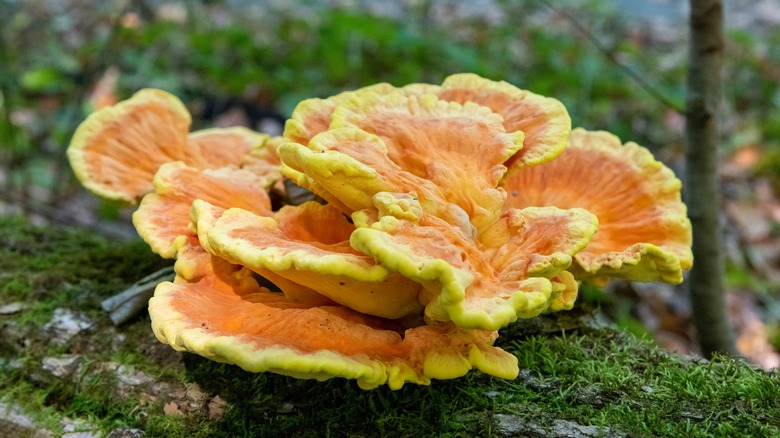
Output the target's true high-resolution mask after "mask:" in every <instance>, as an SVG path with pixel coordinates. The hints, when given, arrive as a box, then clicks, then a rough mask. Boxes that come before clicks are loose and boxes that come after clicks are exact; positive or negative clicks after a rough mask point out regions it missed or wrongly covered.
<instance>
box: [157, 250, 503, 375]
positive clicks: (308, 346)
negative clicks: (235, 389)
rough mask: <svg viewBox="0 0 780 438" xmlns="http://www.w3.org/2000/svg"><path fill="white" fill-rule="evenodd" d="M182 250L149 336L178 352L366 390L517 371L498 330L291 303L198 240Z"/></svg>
mask: <svg viewBox="0 0 780 438" xmlns="http://www.w3.org/2000/svg"><path fill="white" fill-rule="evenodd" d="M179 249H180V252H179V257H178V259H177V262H176V268H175V269H176V272H177V278H176V280H175V281H174V282H173V283H169V282H164V283H161V284H160V285H159V286H158V287H157V290H156V291H155V296H154V297H153V298H152V299H151V300H150V302H149V313H150V315H151V317H152V328H153V330H154V332H155V334H156V336H157V337H158V339H159V340H160V341H162V342H165V343H168V344H170V345H171V346H172V347H173V348H175V349H177V350H187V351H191V352H193V353H196V354H199V355H202V356H204V357H207V358H210V359H213V360H217V361H220V362H228V363H233V364H236V365H239V366H240V367H242V368H244V369H245V370H248V371H252V372H260V371H271V372H275V373H279V374H285V375H291V376H295V377H299V378H313V379H318V380H324V379H328V378H332V377H345V378H351V379H357V381H358V384H359V385H360V387H361V388H364V389H371V388H374V387H377V386H379V385H382V384H387V385H388V386H390V388H392V389H399V388H401V387H402V386H403V385H404V384H405V383H407V382H412V383H418V384H429V383H430V379H432V378H437V379H450V378H456V377H460V376H462V375H464V374H465V373H467V372H468V371H469V370H470V369H471V368H478V369H480V370H482V371H483V372H485V373H488V374H492V375H495V376H498V377H502V378H514V377H515V376H516V375H517V373H518V368H517V359H516V358H515V357H514V356H512V355H511V354H508V353H506V352H505V351H503V350H501V349H500V348H496V347H493V346H492V343H493V341H494V340H495V338H496V336H497V333H496V332H489V331H478V330H464V329H460V328H457V327H456V326H454V325H453V324H446V323H445V324H434V325H423V326H418V327H413V328H409V329H404V327H403V326H402V325H400V324H399V323H397V322H394V321H390V320H386V319H382V318H377V317H373V316H368V315H365V314H362V313H359V312H356V311H354V310H351V309H348V308H345V307H341V306H338V305H319V306H313V305H310V304H306V303H296V302H291V301H289V300H287V299H286V298H285V297H284V296H283V295H281V294H278V293H272V292H270V291H268V290H267V289H265V288H262V287H260V286H258V284H257V283H256V282H255V281H254V279H253V277H252V276H251V271H249V270H248V269H247V268H244V267H241V266H237V265H233V264H230V263H229V262H227V261H225V260H222V259H220V258H217V257H214V256H212V255H210V254H208V253H207V252H206V251H204V250H203V249H202V248H200V247H199V246H198V245H197V241H192V240H189V241H187V242H186V243H182V244H181V245H180V248H179Z"/></svg>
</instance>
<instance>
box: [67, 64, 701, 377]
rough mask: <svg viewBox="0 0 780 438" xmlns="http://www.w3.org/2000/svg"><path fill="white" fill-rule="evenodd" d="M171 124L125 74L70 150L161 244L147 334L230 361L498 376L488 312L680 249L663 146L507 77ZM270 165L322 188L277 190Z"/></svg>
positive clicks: (676, 195) (549, 296) (682, 252)
mask: <svg viewBox="0 0 780 438" xmlns="http://www.w3.org/2000/svg"><path fill="white" fill-rule="evenodd" d="M189 125H190V115H189V113H188V112H187V110H186V108H185V107H184V106H183V105H182V103H181V102H180V101H179V100H178V99H176V98H175V97H173V96H171V95H169V94H167V93H165V92H162V91H159V90H143V91H140V92H139V93H137V94H136V95H134V96H133V97H132V98H130V99H129V100H127V101H124V102H120V103H118V104H116V105H114V106H113V107H108V108H104V109H101V110H99V111H97V112H95V113H93V114H92V115H90V116H89V117H88V118H87V120H86V121H84V123H82V125H81V126H80V127H79V129H78V130H77V131H76V133H75V135H74V137H73V140H72V142H71V145H70V147H69V149H68V157H69V159H70V162H71V165H72V167H73V169H74V171H75V173H76V175H77V177H78V178H79V179H80V180H81V181H82V183H83V184H84V185H85V186H86V187H87V188H89V189H90V190H92V191H93V192H95V193H97V194H99V195H101V196H104V197H106V198H109V199H114V200H119V201H124V202H129V203H135V202H138V200H139V199H140V204H139V206H138V209H137V211H136V212H135V213H134V215H133V222H134V224H135V226H136V228H137V230H138V232H139V234H140V235H141V237H143V239H144V240H145V241H146V242H148V243H149V245H150V246H151V248H152V250H154V251H155V252H156V253H158V254H160V255H161V256H163V257H167V258H175V259H176V264H175V271H176V279H175V280H174V281H173V282H163V283H161V284H159V285H158V286H157V289H156V291H155V295H154V298H152V299H151V300H150V302H149V312H150V314H151V318H152V328H153V330H154V332H155V334H156V335H157V337H158V339H160V340H161V341H162V342H165V343H168V344H170V345H171V346H172V347H173V348H175V349H177V350H187V351H191V352H193V353H197V354H199V355H202V356H205V357H207V358H210V359H214V360H217V361H220V362H228V363H233V364H236V365H239V366H240V367H242V368H244V369H246V370H248V371H252V372H260V371H270V372H275V373H281V374H286V375H291V376H296V377H300V378H315V379H328V378H332V377H345V378H350V379H356V380H357V382H358V384H359V386H360V387H361V388H364V389H370V388H374V387H377V386H379V385H383V384H387V385H388V386H389V387H390V388H393V389H397V388H400V387H402V386H403V385H404V384H405V383H407V382H411V383H417V384H428V383H430V380H431V379H451V378H456V377H459V376H462V375H464V374H466V373H467V372H468V371H469V370H470V369H472V368H477V369H479V370H481V371H482V372H484V373H487V374H491V375H494V376H498V377H502V378H506V379H512V378H514V377H515V376H516V375H517V373H518V366H517V360H516V358H515V357H514V356H512V355H511V354H509V353H507V352H505V351H503V350H501V349H500V348H497V347H494V346H493V341H494V340H495V339H496V337H497V336H498V332H497V330H498V329H500V328H502V327H504V326H506V325H507V324H510V323H512V322H513V321H515V320H517V319H518V318H531V317H534V316H536V315H539V314H540V313H541V312H549V311H559V310H566V309H570V308H571V307H572V305H573V303H574V301H575V299H576V297H577V289H578V284H579V282H581V281H603V279H605V278H608V277H621V278H625V279H629V280H635V281H664V282H671V283H679V282H681V281H682V271H683V270H685V269H689V268H690V266H691V263H692V256H691V250H690V246H691V229H690V222H689V221H688V219H687V217H686V209H685V205H684V204H683V203H682V202H681V201H680V181H679V180H678V179H676V178H675V177H674V174H673V173H672V172H671V171H670V170H669V169H668V168H666V167H665V166H664V165H663V164H661V163H660V162H658V161H656V160H655V159H654V158H653V156H652V155H651V154H650V152H648V151H647V150H646V149H644V148H642V147H641V146H638V145H636V144H634V143H628V144H625V145H623V144H621V142H620V140H619V139H618V138H616V137H615V136H613V135H611V134H609V133H606V132H588V131H585V130H582V129H575V130H572V129H571V122H570V119H569V116H568V114H567V112H566V109H565V108H564V106H563V105H562V104H561V103H560V102H559V101H557V100H555V99H551V98H548V97H543V96H539V95H537V94H534V93H531V92H528V91H525V90H521V89H518V88H516V87H514V86H512V85H510V84H508V83H505V82H494V81H491V80H488V79H484V78H481V77H479V76H476V75H473V74H457V75H453V76H450V77H448V78H447V79H446V80H445V81H444V82H443V83H442V84H441V85H429V84H412V85H408V86H405V87H402V88H396V87H393V86H391V85H388V84H379V85H374V86H370V87H366V88H362V89H359V90H356V91H349V92H344V93H341V94H339V95H336V96H332V97H329V98H327V99H309V100H305V101H303V102H301V103H300V104H299V105H298V106H297V108H296V109H295V111H294V112H293V114H292V116H291V118H290V119H289V120H288V121H287V124H286V126H285V130H284V135H283V136H282V137H275V138H270V137H269V136H267V135H263V134H258V133H255V132H252V131H250V130H247V129H243V128H229V129H210V130H205V131H197V132H192V133H190V132H189ZM282 175H284V176H285V177H287V178H289V179H290V180H291V181H292V182H294V183H296V184H297V185H299V186H301V187H304V188H306V189H308V190H310V191H311V192H313V193H315V194H316V195H318V196H319V197H320V198H321V200H322V202H314V201H310V202H306V203H303V204H301V205H285V206H283V207H281V208H280V209H278V210H277V211H274V210H273V209H272V208H271V202H270V198H269V195H268V192H267V191H268V190H269V189H270V188H271V187H275V188H276V190H279V189H280V188H281V187H283V186H282V185H280V184H279V180H280V178H282Z"/></svg>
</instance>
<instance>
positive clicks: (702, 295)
mask: <svg viewBox="0 0 780 438" xmlns="http://www.w3.org/2000/svg"><path fill="white" fill-rule="evenodd" d="M690 5H691V12H690V55H689V71H688V97H687V110H686V113H687V123H686V143H687V144H686V163H687V175H686V183H687V187H686V192H687V204H688V208H689V216H690V218H691V222H692V224H693V256H694V264H693V270H691V276H690V278H689V280H688V284H689V287H690V294H691V301H692V306H693V322H694V325H695V327H696V333H697V335H698V339H699V345H700V346H701V350H702V353H703V354H704V355H705V356H707V357H710V356H711V355H712V353H715V352H717V353H729V354H733V353H734V347H733V343H732V341H731V337H730V335H729V327H728V320H727V318H726V312H725V305H724V287H723V256H722V250H721V230H720V226H719V216H720V202H721V201H720V190H719V187H718V173H717V168H718V147H717V146H718V134H719V132H718V114H719V112H718V109H719V106H720V99H721V86H722V79H721V65H722V59H723V5H722V2H721V0H691V2H690Z"/></svg>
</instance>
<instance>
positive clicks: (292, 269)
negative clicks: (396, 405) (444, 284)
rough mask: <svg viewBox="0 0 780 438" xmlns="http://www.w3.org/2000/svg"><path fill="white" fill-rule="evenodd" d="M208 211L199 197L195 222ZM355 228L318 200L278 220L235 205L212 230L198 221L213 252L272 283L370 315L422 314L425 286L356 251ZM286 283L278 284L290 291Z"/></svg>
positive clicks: (282, 212)
mask: <svg viewBox="0 0 780 438" xmlns="http://www.w3.org/2000/svg"><path fill="white" fill-rule="evenodd" d="M202 210H206V211H207V213H209V212H211V211H213V209H212V208H211V206H210V205H208V204H206V203H205V202H202V201H199V202H198V203H196V204H195V205H194V209H193V215H194V216H193V218H194V219H195V220H197V216H198V215H199V214H200V212H201V211H202ZM352 231H354V226H353V225H352V224H350V223H349V221H347V219H346V218H345V217H344V216H343V215H342V214H341V212H339V211H338V210H335V209H333V208H332V207H329V206H323V205H319V204H317V203H315V202H308V203H305V204H302V205H300V206H286V207H284V208H282V209H281V210H280V211H279V213H277V214H276V216H275V217H274V218H263V217H259V216H256V215H254V214H252V213H251V212H248V211H246V210H242V209H239V208H231V209H228V210H227V211H224V212H223V213H222V214H221V215H220V216H219V217H218V218H217V219H216V221H215V222H214V223H213V224H210V225H209V228H208V229H207V230H204V229H203V226H202V224H201V223H199V224H198V233H199V235H200V236H204V235H205V238H206V239H207V242H205V244H204V245H203V246H204V248H206V249H207V250H208V251H209V252H211V253H212V254H214V255H216V256H217V257H220V258H223V259H225V260H228V261H230V262H232V263H236V264H241V265H243V266H246V267H248V268H250V269H252V270H253V271H255V272H257V273H259V274H260V275H263V276H265V277H268V278H269V279H271V280H272V281H273V279H276V278H279V277H281V278H282V279H284V280H287V282H292V283H293V284H294V285H300V286H304V287H306V288H309V289H311V290H316V291H317V292H318V293H319V294H321V295H324V296H326V297H328V298H330V299H331V300H333V301H335V302H337V303H339V304H342V305H344V306H347V307H350V308H352V309H354V310H356V311H358V312H362V313H365V314H369V315H375V316H381V317H384V318H391V319H395V318H401V317H404V316H406V315H410V314H413V313H419V311H420V310H421V309H422V306H421V305H420V303H419V301H418V298H417V296H418V294H419V291H420V285H419V284H417V283H415V282H414V281H411V280H409V279H407V278H405V277H403V276H401V275H398V274H393V273H391V272H389V271H388V270H387V269H386V268H384V267H383V266H380V265H378V264H377V263H376V262H375V261H374V259H372V258H371V257H369V256H367V255H365V254H362V253H360V252H358V251H355V250H354V249H352V248H351V247H350V246H349V240H348V239H349V235H350V234H351V233H352ZM286 285H287V284H286V283H285V284H278V286H279V287H280V288H281V289H282V290H283V291H285V293H288V292H287V290H285V289H286V288H285V286H286ZM289 286H292V285H289ZM296 291H298V289H296ZM296 295H297V294H296Z"/></svg>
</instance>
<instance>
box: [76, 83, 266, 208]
mask: <svg viewBox="0 0 780 438" xmlns="http://www.w3.org/2000/svg"><path fill="white" fill-rule="evenodd" d="M190 123H191V117H190V113H189V112H188V111H187V108H186V107H185V106H184V104H182V102H181V101H180V100H179V99H178V98H177V97H176V96H173V95H172V94H169V93H166V92H165V91H162V90H155V89H144V90H141V91H139V92H137V93H136V94H134V95H133V96H132V97H131V98H130V99H127V100H125V101H122V102H119V103H117V104H116V105H113V106H109V107H105V108H102V109H100V110H98V111H95V112H94V113H92V114H90V116H89V117H87V119H86V120H85V121H84V122H83V123H81V125H79V127H78V128H77V129H76V132H75V133H74V135H73V138H72V139H71V142H70V145H69V146H68V150H67V155H68V159H69V161H70V164H71V167H72V168H73V172H74V173H75V174H76V177H77V178H78V179H79V181H81V183H82V184H83V185H84V187H86V188H87V189H89V190H91V191H92V192H94V193H95V194H97V195H99V196H102V197H104V198H107V199H111V200H115V201H121V202H126V203H130V204H135V203H137V202H138V199H139V198H140V197H141V196H143V195H145V194H146V193H149V192H151V191H152V190H153V185H152V181H153V179H154V175H155V174H156V173H157V169H159V167H160V166H161V165H163V164H165V163H169V162H174V161H181V162H184V163H185V164H188V165H190V166H194V167H197V168H201V169H205V168H217V167H223V166H227V165H238V164H240V162H241V160H242V159H243V157H244V156H245V155H247V154H248V153H249V152H250V151H251V150H253V149H255V148H260V147H262V146H263V145H264V143H265V142H266V141H267V140H268V136H267V135H265V134H259V133H256V132H253V131H251V130H249V129H246V128H214V129H207V130H203V131H197V132H193V133H192V134H189V133H188V131H189V126H190ZM268 178H269V180H270V181H269V184H270V182H272V180H273V179H276V178H278V172H277V175H276V176H273V175H268Z"/></svg>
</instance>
